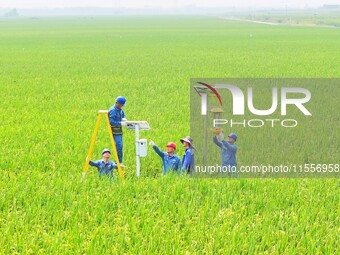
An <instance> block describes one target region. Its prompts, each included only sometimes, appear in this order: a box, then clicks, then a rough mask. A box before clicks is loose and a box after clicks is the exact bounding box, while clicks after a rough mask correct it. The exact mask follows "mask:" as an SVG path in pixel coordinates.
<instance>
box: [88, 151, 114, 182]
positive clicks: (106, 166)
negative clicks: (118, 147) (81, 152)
mask: <svg viewBox="0 0 340 255" xmlns="http://www.w3.org/2000/svg"><path fill="white" fill-rule="evenodd" d="M110 156H111V152H110V150H109V149H104V150H103V152H102V159H100V160H97V161H92V160H90V162H89V164H90V166H95V167H97V169H98V173H99V177H102V176H105V175H108V176H109V177H110V178H111V179H113V177H114V176H113V172H112V170H113V169H114V168H115V169H117V165H116V164H115V163H113V161H111V160H110Z"/></svg>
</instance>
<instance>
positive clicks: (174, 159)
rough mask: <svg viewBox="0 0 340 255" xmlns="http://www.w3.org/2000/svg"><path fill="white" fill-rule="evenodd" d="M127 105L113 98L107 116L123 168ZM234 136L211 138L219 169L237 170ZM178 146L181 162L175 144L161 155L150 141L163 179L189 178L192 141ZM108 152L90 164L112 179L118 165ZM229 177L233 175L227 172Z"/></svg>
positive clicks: (192, 148)
mask: <svg viewBox="0 0 340 255" xmlns="http://www.w3.org/2000/svg"><path fill="white" fill-rule="evenodd" d="M125 104H126V98H125V97H123V96H119V97H117V98H116V103H115V104H114V105H113V106H112V107H111V108H110V109H109V112H108V116H109V120H110V125H111V131H112V135H113V137H114V141H115V144H116V150H117V154H118V160H119V163H120V166H121V167H125V165H124V164H123V126H126V125H127V118H126V115H125V113H124V110H123V106H125ZM236 140H237V135H236V134H235V133H231V134H230V135H229V136H228V139H227V140H225V138H224V135H223V133H220V134H218V135H217V134H216V135H215V136H214V138H213V141H214V143H215V144H216V145H217V146H218V147H220V149H221V155H222V167H227V168H228V169H230V167H236V152H237V145H236V144H235V142H236ZM180 141H181V143H182V144H183V146H184V148H185V154H184V155H183V158H182V160H181V159H180V158H179V156H178V155H176V153H175V151H176V149H177V146H176V144H175V143H174V142H169V143H168V144H167V145H166V151H162V150H160V149H159V147H158V146H157V145H156V144H155V143H154V141H152V140H151V141H150V146H152V148H153V149H154V151H155V152H156V153H157V154H158V155H159V156H160V157H161V159H162V163H163V168H162V174H163V175H166V174H167V173H169V172H178V173H186V174H191V173H193V172H194V171H195V162H194V161H195V160H194V150H195V147H194V145H193V140H192V139H191V137H190V136H187V137H185V138H182V139H180ZM110 156H111V152H110V150H109V149H104V150H103V151H102V159H100V160H97V161H92V160H90V162H89V164H90V165H91V166H94V167H97V168H98V173H99V176H105V175H108V176H110V177H111V178H113V169H116V168H117V164H115V163H114V162H113V161H111V160H110ZM228 175H229V176H231V175H232V173H231V172H230V171H229V172H228Z"/></svg>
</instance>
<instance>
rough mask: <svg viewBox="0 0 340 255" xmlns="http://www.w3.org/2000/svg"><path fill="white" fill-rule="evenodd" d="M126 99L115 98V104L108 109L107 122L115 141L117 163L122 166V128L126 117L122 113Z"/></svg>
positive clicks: (121, 97)
mask: <svg viewBox="0 0 340 255" xmlns="http://www.w3.org/2000/svg"><path fill="white" fill-rule="evenodd" d="M125 103H126V99H125V97H123V96H119V97H117V98H116V103H115V105H113V106H112V107H111V108H110V109H109V120H110V125H111V131H112V135H113V138H114V140H115V144H116V149H117V154H118V159H119V163H120V165H121V166H122V167H124V165H123V128H122V127H123V126H126V121H127V119H126V116H125V113H124V111H123V106H125Z"/></svg>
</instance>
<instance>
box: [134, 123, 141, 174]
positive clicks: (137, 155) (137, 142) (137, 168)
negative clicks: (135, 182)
mask: <svg viewBox="0 0 340 255" xmlns="http://www.w3.org/2000/svg"><path fill="white" fill-rule="evenodd" d="M135 132H136V174H137V177H138V178H139V176H140V158H139V126H138V124H136V125H135Z"/></svg>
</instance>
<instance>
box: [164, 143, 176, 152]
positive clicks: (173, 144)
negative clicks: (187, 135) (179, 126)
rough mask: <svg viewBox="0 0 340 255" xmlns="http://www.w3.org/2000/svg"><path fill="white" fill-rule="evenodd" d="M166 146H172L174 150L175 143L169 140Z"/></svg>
mask: <svg viewBox="0 0 340 255" xmlns="http://www.w3.org/2000/svg"><path fill="white" fill-rule="evenodd" d="M166 147H171V148H173V149H174V150H176V144H175V143H174V142H169V143H168V144H167V145H166Z"/></svg>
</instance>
